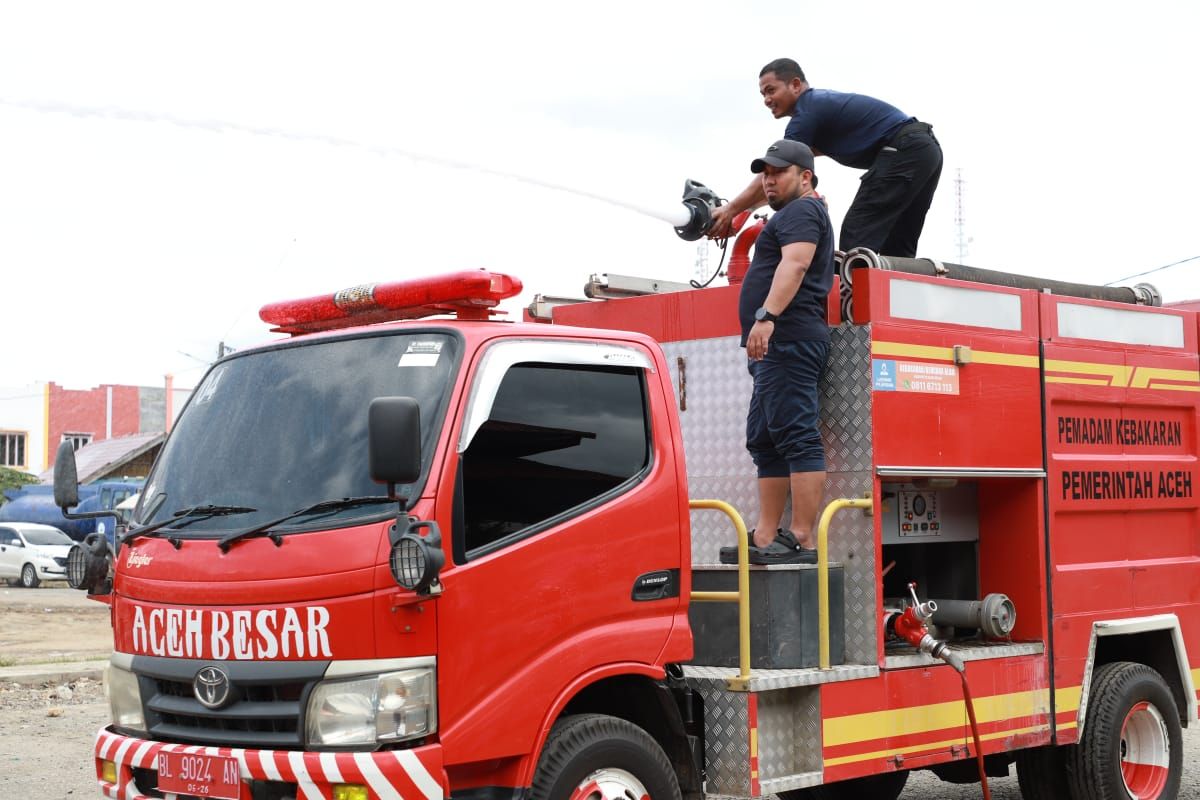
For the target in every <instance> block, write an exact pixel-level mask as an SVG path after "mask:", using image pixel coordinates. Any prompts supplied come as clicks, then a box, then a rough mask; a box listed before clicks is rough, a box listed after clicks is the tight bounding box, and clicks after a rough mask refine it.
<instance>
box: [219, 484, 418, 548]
mask: <svg viewBox="0 0 1200 800" xmlns="http://www.w3.org/2000/svg"><path fill="white" fill-rule="evenodd" d="M395 502H397V498H395V497H387V496H382V495H380V496H375V497H343V498H340V499H338V500H322V501H321V502H319V503H314V504H313V505H311V506H308V507H306V508H302V509H300V510H299V511H293V512H292V513H291V514H287V515H285V516H282V517H280V518H279V519H273V520H271V521H270V522H264V523H263V524H261V525H255V526H254V527H252V528H246V529H245V530H244V531H234V532H233V533H231V534H229V535H227V536H225V537H224V538H221V539H218V540H217V547H220V548H221V552H222V553H224V552H228V550H229V547H230V545H232V544H233V543H234V542H237V541H241V540H242V539H249V538H251V537H253V536H262V535H263V534H267V535H268V536H270V537H271V541H272V542H274V543H275V546H276V547H278V546H279V545H281V544H283V537H282V536H281V535H280V534H278V533H271V532H270V530H271V528H274V527H275V526H276V525H282V524H283V523H285V522H288V521H289V520H293V519H295V518H296V517H304V516H308V515H309V514H322V513H324V514H331V513H333V512H335V511H343V510H345V509H347V508H355V507H356V506H369V505H375V504H376V503H395Z"/></svg>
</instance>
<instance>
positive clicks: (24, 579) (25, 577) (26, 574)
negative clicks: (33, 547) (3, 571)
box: [21, 564, 34, 586]
mask: <svg viewBox="0 0 1200 800" xmlns="http://www.w3.org/2000/svg"><path fill="white" fill-rule="evenodd" d="M33 577H34V575H33V567H31V566H29V565H28V564H26V565H25V569H23V570H21V583H23V584H25V585H26V586H33Z"/></svg>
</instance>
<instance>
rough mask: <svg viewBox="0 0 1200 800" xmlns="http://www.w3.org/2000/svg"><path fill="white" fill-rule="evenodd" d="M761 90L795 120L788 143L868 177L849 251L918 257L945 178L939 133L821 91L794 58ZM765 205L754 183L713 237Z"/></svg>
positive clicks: (850, 216) (857, 97) (762, 80)
mask: <svg viewBox="0 0 1200 800" xmlns="http://www.w3.org/2000/svg"><path fill="white" fill-rule="evenodd" d="M758 87H759V92H760V93H761V94H762V97H763V102H764V103H765V104H766V106H767V108H769V109H770V110H771V113H772V114H774V115H775V118H776V119H782V118H784V117H790V120H789V122H788V126H787V130H786V131H785V132H784V136H785V137H787V138H788V139H793V140H795V141H798V142H803V143H805V144H807V145H808V146H809V147H811V148H812V149H813V152H815V153H816V154H818V155H827V156H829V157H830V158H832V159H833V160H834V161H836V162H838V163H839V164H842V165H845V166H847V167H854V168H855V169H865V170H867V172H866V173H865V174H864V175H863V176H862V183H861V184H860V185H859V187H858V193H857V194H856V195H855V197H854V202H853V203H852V204H851V205H850V208H849V209H848V210H847V211H846V216H845V218H844V219H843V220H842V235H841V248H842V250H850V249H852V248H855V247H868V248H870V249H872V250H874V251H876V252H878V253H883V254H885V255H890V256H900V257H903V258H912V257H914V256H916V254H917V240H918V239H920V238H921V230H922V228H924V227H925V215H926V213H928V211H929V205H930V203H932V202H933V193H934V191H935V190H936V189H937V185H938V178H939V177H940V176H941V173H942V148H941V145H940V144H938V140H937V139H936V138H934V135H933V126H932V125H929V124H928V123H926V122H920V121H918V120H917V119H916V118H915V117H910V116H909V115H907V114H905V113H903V112H902V111H900V109H898V108H896V107H895V106H893V105H890V104H888V103H885V102H883V101H882V100H876V99H875V98H874V97H868V96H866V95H862V94H848V93H845V92H835V91H832V90H830V89H813V88H811V87H810V86H809V85H808V81H806V80H805V79H804V71H803V70H801V69H800V65H799V64H797V63H796V62H795V61H793V60H792V59H790V58H779V59H776V60H774V61H772V62H771V63H770V64H767V65H766V66H765V67H763V68H762V71H761V72H759V78H758ZM764 199H765V198H764V197H763V195H762V188H761V186H759V185H758V183H757V182H755V183H751V184H750V185H749V186H748V187H746V189H745V190H744V191H743V192H742V193H741V194H739V195H738V196H737V197H735V198H734V199H733V200H732V201H730V202H729V203H728V204H726V205H724V206H721V207H719V208H717V209H716V210H715V212H714V213H713V224H712V226H711V227H710V228H709V236H710V237H712V238H725V237H727V236H729V235H730V234H731V233H732V232H733V231H732V230H731V228H732V221H733V218H734V216H736V215H737V214H739V213H740V212H742V211H744V210H746V209H748V208H757V207H758V206H760V205H762V203H763V200H764Z"/></svg>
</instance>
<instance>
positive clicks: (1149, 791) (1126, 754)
mask: <svg viewBox="0 0 1200 800" xmlns="http://www.w3.org/2000/svg"><path fill="white" fill-rule="evenodd" d="M1170 767H1171V738H1170V735H1169V734H1168V733H1167V724H1166V722H1164V721H1163V717H1162V714H1160V713H1158V709H1157V708H1155V707H1154V706H1153V705H1151V704H1150V703H1145V702H1142V703H1137V704H1136V705H1134V707H1133V708H1131V709H1129V713H1128V714H1126V715H1125V721H1124V723H1122V725H1121V778H1122V779H1123V780H1124V781H1125V790H1126V791H1127V792H1128V793H1129V796H1130V797H1132V798H1135V800H1153V798H1156V797H1158V796H1159V795H1160V794H1161V793H1162V790H1163V788H1164V787H1165V786H1166V785H1167V776H1168V774H1169V773H1170Z"/></svg>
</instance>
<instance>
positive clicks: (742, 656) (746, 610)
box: [688, 500, 750, 692]
mask: <svg viewBox="0 0 1200 800" xmlns="http://www.w3.org/2000/svg"><path fill="white" fill-rule="evenodd" d="M688 506H689V507H690V508H697V509H704V508H709V509H715V510H717V511H723V512H724V513H725V516H727V517H729V519H730V520H732V521H733V527H734V529H735V530H736V531H737V550H738V589H737V591H736V592H692V594H691V600H692V602H697V603H737V604H738V676H737V677H736V678H730V679H729V681H727V683H726V685H727V686H728V688H729V689H731V690H732V691H735V692H744V691H747V690H748V688H749V685H750V553H749V546H750V542H749V538H750V537H749V534H747V533H746V523H745V522H743V521H742V517H741V515H740V514H738V512H737V509H735V508H734V507H733V506H731V505H729V503H726V502H724V501H723V500H689V501H688Z"/></svg>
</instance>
